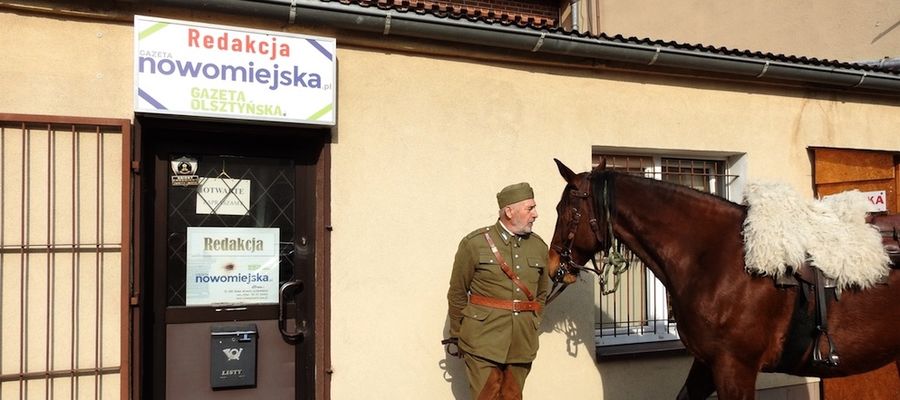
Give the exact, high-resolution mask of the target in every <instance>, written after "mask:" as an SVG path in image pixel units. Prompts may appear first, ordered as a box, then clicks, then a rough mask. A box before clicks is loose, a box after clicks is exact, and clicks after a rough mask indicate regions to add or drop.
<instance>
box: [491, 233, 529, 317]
mask: <svg viewBox="0 0 900 400" xmlns="http://www.w3.org/2000/svg"><path fill="white" fill-rule="evenodd" d="M484 238H485V239H486V240H487V242H488V245H489V246H491V251H492V252H494V257H497V262H499V263H500V269H501V270H503V273H504V274H506V276H508V277H509V279H511V280H512V281H513V283H514V284H516V286H518V287H519V289H521V290H522V293H525V296H527V297H528V300H529V301H531V300H534V295H532V294H531V291H530V290H528V287H526V286H525V284H524V283H522V280H521V279H519V276H518V275H516V272H515V271H513V270H512V268H510V267H509V264H507V263H506V260H504V259H503V256H501V255H500V251H499V250H497V246H496V245H495V244H494V240H493V239H491V235H490V232H485V233H484Z"/></svg>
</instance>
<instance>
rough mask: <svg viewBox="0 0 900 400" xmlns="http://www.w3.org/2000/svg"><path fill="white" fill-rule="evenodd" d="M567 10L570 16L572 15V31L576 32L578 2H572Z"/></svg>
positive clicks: (575, 0)
mask: <svg viewBox="0 0 900 400" xmlns="http://www.w3.org/2000/svg"><path fill="white" fill-rule="evenodd" d="M569 10H570V11H569V12H570V14H571V15H572V30H573V31H575V32H578V31H579V30H578V17H579V14H580V13H579V11H578V0H572V1H571V2H570V3H569Z"/></svg>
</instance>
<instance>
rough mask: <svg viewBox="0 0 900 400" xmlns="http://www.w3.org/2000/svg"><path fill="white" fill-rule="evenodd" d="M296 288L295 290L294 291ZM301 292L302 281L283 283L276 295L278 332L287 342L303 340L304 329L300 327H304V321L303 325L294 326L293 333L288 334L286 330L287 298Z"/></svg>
mask: <svg viewBox="0 0 900 400" xmlns="http://www.w3.org/2000/svg"><path fill="white" fill-rule="evenodd" d="M295 287H296V289H294V288H295ZM301 291H303V281H290V282H285V283H284V284H283V285H281V289H280V290H279V294H278V330H280V331H281V335H282V336H284V337H285V338H287V339H289V340H292V341H294V340H301V339H303V335H304V333H305V329H303V328H302V327H301V326H305V325H306V324H305V321H304V323H303V324H296V330H295V331H293V332H289V331H288V329H287V320H288V315H287V304H288V300H289V299H288V296H289V295H295V294H296V293H299V292H301Z"/></svg>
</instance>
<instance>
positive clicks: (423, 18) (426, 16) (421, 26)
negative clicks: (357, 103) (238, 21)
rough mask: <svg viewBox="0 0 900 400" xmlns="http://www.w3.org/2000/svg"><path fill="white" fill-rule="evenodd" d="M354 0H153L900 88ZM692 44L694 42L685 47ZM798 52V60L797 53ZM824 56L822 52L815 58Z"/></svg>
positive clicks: (887, 82)
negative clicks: (346, 0) (820, 55)
mask: <svg viewBox="0 0 900 400" xmlns="http://www.w3.org/2000/svg"><path fill="white" fill-rule="evenodd" d="M350 1H351V2H349V3H342V2H339V1H329V0H266V1H254V0H217V1H203V2H197V1H194V0H153V1H151V2H152V3H157V4H165V5H170V6H178V7H183V8H189V9H202V10H207V11H218V12H225V13H237V14H243V15H248V14H250V15H258V16H264V17H269V18H273V19H278V20H283V21H286V22H287V23H289V24H311V25H326V26H330V27H336V28H342V29H348V30H355V31H363V32H369V33H375V34H378V35H382V36H391V35H396V36H407V37H414V38H426V39H432V40H439V41H447V42H454V43H465V44H471V45H476V46H492V47H500V48H506V49H513V50H520V51H523V52H533V53H547V54H555V55H564V56H577V57H587V58H592V59H596V60H600V61H607V62H609V61H613V62H620V63H624V64H626V65H627V64H632V65H635V66H636V67H637V66H639V67H641V69H642V70H644V71H646V70H647V68H651V69H652V68H675V69H687V70H693V71H705V72H712V73H720V74H727V75H732V76H737V77H741V78H743V79H745V80H749V81H755V80H759V81H766V82H771V81H775V82H777V81H790V82H795V83H798V84H811V85H817V86H825V87H828V88H831V89H843V90H848V91H868V92H875V93H880V94H886V95H893V96H898V95H900V75H895V74H891V73H886V72H881V71H879V70H877V69H876V68H871V67H869V66H859V67H856V66H854V64H849V63H835V62H817V63H806V62H803V60H804V59H805V58H799V59H796V58H792V59H790V60H781V59H776V58H773V57H768V56H767V55H765V54H761V53H749V54H743V53H742V54H739V55H733V54H723V53H721V52H716V51H710V50H709V49H707V48H702V47H699V48H697V47H691V46H676V45H672V44H667V43H663V42H658V41H657V42H649V41H646V40H637V39H634V38H632V39H627V40H623V39H622V38H619V37H615V38H609V37H607V36H605V35H601V36H590V35H587V34H579V33H577V32H567V31H564V30H559V29H547V28H535V27H532V26H531V25H530V24H528V23H527V22H525V23H521V22H516V21H515V20H505V22H504V21H499V22H496V23H494V22H491V21H487V20H485V19H484V18H482V17H466V16H459V15H454V14H450V13H443V14H441V15H437V14H433V13H429V12H422V11H421V10H416V9H414V8H410V7H408V6H407V7H405V8H398V7H396V6H395V5H394V2H391V3H390V4H388V3H385V4H384V5H380V4H378V3H361V2H359V1H358V0H350ZM681 47H687V48H681ZM795 60H796V61H795ZM815 61H818V60H815Z"/></svg>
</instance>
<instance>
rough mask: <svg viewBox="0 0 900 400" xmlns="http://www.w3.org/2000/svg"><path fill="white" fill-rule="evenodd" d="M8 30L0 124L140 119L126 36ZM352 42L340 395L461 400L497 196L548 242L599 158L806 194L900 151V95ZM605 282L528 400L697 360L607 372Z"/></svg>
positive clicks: (619, 384) (653, 387) (562, 308)
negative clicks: (820, 174) (467, 335)
mask: <svg viewBox="0 0 900 400" xmlns="http://www.w3.org/2000/svg"><path fill="white" fill-rule="evenodd" d="M176 17H177V16H176ZM182 17H183V18H189V16H182ZM205 22H216V21H210V20H205ZM230 22H231V23H235V21H230ZM10 27H15V28H10ZM257 27H258V26H257ZM0 29H2V31H0V33H2V35H3V37H10V36H9V35H11V34H13V33H15V37H17V38H18V40H4V41H0V52H2V54H5V56H4V57H3V58H0V87H3V88H4V90H2V91H0V111H2V112H16V113H30V114H58V115H75V116H92V117H124V118H131V117H132V114H131V107H132V106H131V105H132V98H131V96H132V93H131V85H132V81H131V71H132V61H131V46H132V39H131V34H132V33H131V28H130V26H129V25H127V24H122V23H112V24H110V23H105V22H85V21H75V20H70V19H66V18H45V17H34V16H22V15H17V14H15V13H8V12H3V11H0ZM269 29H273V30H279V29H280V28H279V27H278V26H276V25H271V26H269ZM291 29H292V31H296V32H304V29H303V28H302V27H297V28H293V27H292V28H291ZM307 32H308V33H313V32H311V31H307ZM99 33H103V34H102V35H99ZM317 33H321V32H317ZM50 38H54V39H53V40H51V39H50ZM59 38H65V40H62V39H59ZM338 45H339V50H338V59H339V64H338V66H339V71H338V73H339V84H338V88H339V92H338V99H339V103H338V126H337V128H336V130H335V134H334V144H333V146H332V154H333V160H332V171H331V179H332V204H331V207H332V223H333V227H334V231H333V236H332V248H331V257H332V263H331V280H332V286H331V296H332V297H331V299H330V300H331V318H332V320H331V321H330V323H331V332H332V337H331V345H332V347H331V359H332V363H333V369H334V374H333V375H332V385H331V391H332V398H333V399H336V400H351V399H360V398H381V397H385V398H386V397H389V396H390V397H394V398H427V399H444V398H446V399H451V398H454V394H457V395H458V396H459V397H458V398H459V399H463V398H466V397H465V393H466V384H465V379H464V372H463V367H462V363H461V362H460V361H459V360H456V359H450V360H448V359H446V356H445V355H444V353H443V349H442V348H441V346H440V345H439V341H440V339H442V338H443V337H444V334H445V331H446V297H445V296H446V289H447V282H448V279H449V274H450V265H451V262H452V258H453V252H454V251H455V250H456V246H457V243H458V241H459V239H460V238H461V237H462V236H463V235H465V234H466V233H468V232H469V231H471V230H472V229H474V228H477V227H480V226H484V225H488V224H491V223H493V221H494V220H495V218H496V203H495V200H494V194H495V193H496V191H497V190H498V189H499V188H500V187H502V186H504V185H506V184H509V183H513V182H518V181H522V180H527V181H530V182H531V183H532V185H533V186H534V188H535V189H536V193H537V195H536V201H537V203H538V211H539V213H540V217H539V219H538V221H537V223H536V226H535V230H536V232H537V233H538V234H540V235H541V236H543V237H544V238H545V239H546V240H548V241H549V239H550V237H551V236H552V227H553V221H554V220H555V211H554V207H555V204H556V202H557V200H558V198H559V195H560V191H561V189H562V180H561V178H559V176H558V173H557V171H556V168H555V165H554V164H553V160H552V159H553V158H554V157H555V158H559V159H560V160H562V161H564V162H565V163H567V164H568V165H569V166H570V167H572V168H573V169H574V170H586V169H587V168H589V165H590V160H591V147H592V146H597V145H601V146H622V147H637V148H656V149H672V150H693V151H727V152H734V153H746V154H747V156H746V157H747V167H748V175H749V177H750V178H751V179H752V178H774V177H780V178H782V179H783V180H785V181H787V182H789V183H791V184H793V185H794V186H796V187H797V188H798V189H800V190H801V191H804V192H805V193H807V194H811V188H810V186H811V184H810V175H811V171H810V165H809V158H808V155H807V147H808V146H835V147H849V148H867V149H880V150H890V151H900V137H898V136H897V135H888V134H886V132H891V129H892V128H893V127H896V126H898V124H900V102H898V101H897V100H892V99H866V98H863V97H858V96H845V95H841V96H838V95H835V94H832V93H824V92H813V91H802V90H782V89H778V88H773V87H762V86H751V85H743V84H726V83H721V82H713V81H701V80H687V79H677V78H661V77H655V76H650V75H630V74H624V73H621V72H610V71H602V70H581V69H574V68H552V67H541V66H534V65H527V64H506V63H499V62H497V63H491V62H483V61H473V59H469V58H467V59H460V58H454V57H438V56H425V55H417V54H415V53H412V52H405V51H402V50H396V49H393V50H381V49H374V50H373V49H368V48H366V47H362V46H357V45H350V44H349V43H348V42H346V41H343V39H342V38H341V37H338ZM48 77H49V78H48ZM594 287H595V286H594V285H593V284H592V283H591V282H589V281H586V282H582V283H580V284H579V285H578V286H576V287H574V288H573V289H570V290H569V291H567V292H566V294H565V295H564V296H563V297H562V298H560V299H559V300H557V302H555V303H553V304H552V305H551V306H550V307H549V308H548V310H547V314H546V316H545V318H544V326H543V328H542V329H543V334H542V336H541V346H542V347H541V351H540V353H539V356H538V359H537V360H536V362H535V364H534V370H533V372H532V375H531V377H530V378H529V381H528V385H527V386H526V389H525V392H526V397H527V398H532V399H544V398H556V397H560V398H572V399H580V398H592V399H600V398H606V399H620V398H630V399H655V398H671V397H673V396H674V394H675V393H676V392H677V390H678V389H679V387H680V386H681V383H682V381H683V379H684V377H685V376H686V374H687V368H688V366H689V362H690V361H689V359H688V358H686V357H674V358H672V357H660V358H647V359H640V360H629V361H609V362H606V361H604V362H600V363H596V362H595V361H594V359H593V356H592V355H593V352H594V346H593V320H592V318H593V315H594V312H593V303H592V299H593V295H592V293H591V291H592V290H594ZM105 290H110V291H113V290H115V291H118V290H119V288H105ZM5 294H6V293H5ZM799 381H800V380H798V379H797V378H784V377H782V376H769V375H767V376H765V377H764V378H763V380H762V381H761V383H760V385H761V387H768V386H773V385H776V386H777V385H782V384H789V383H796V382H799Z"/></svg>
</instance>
